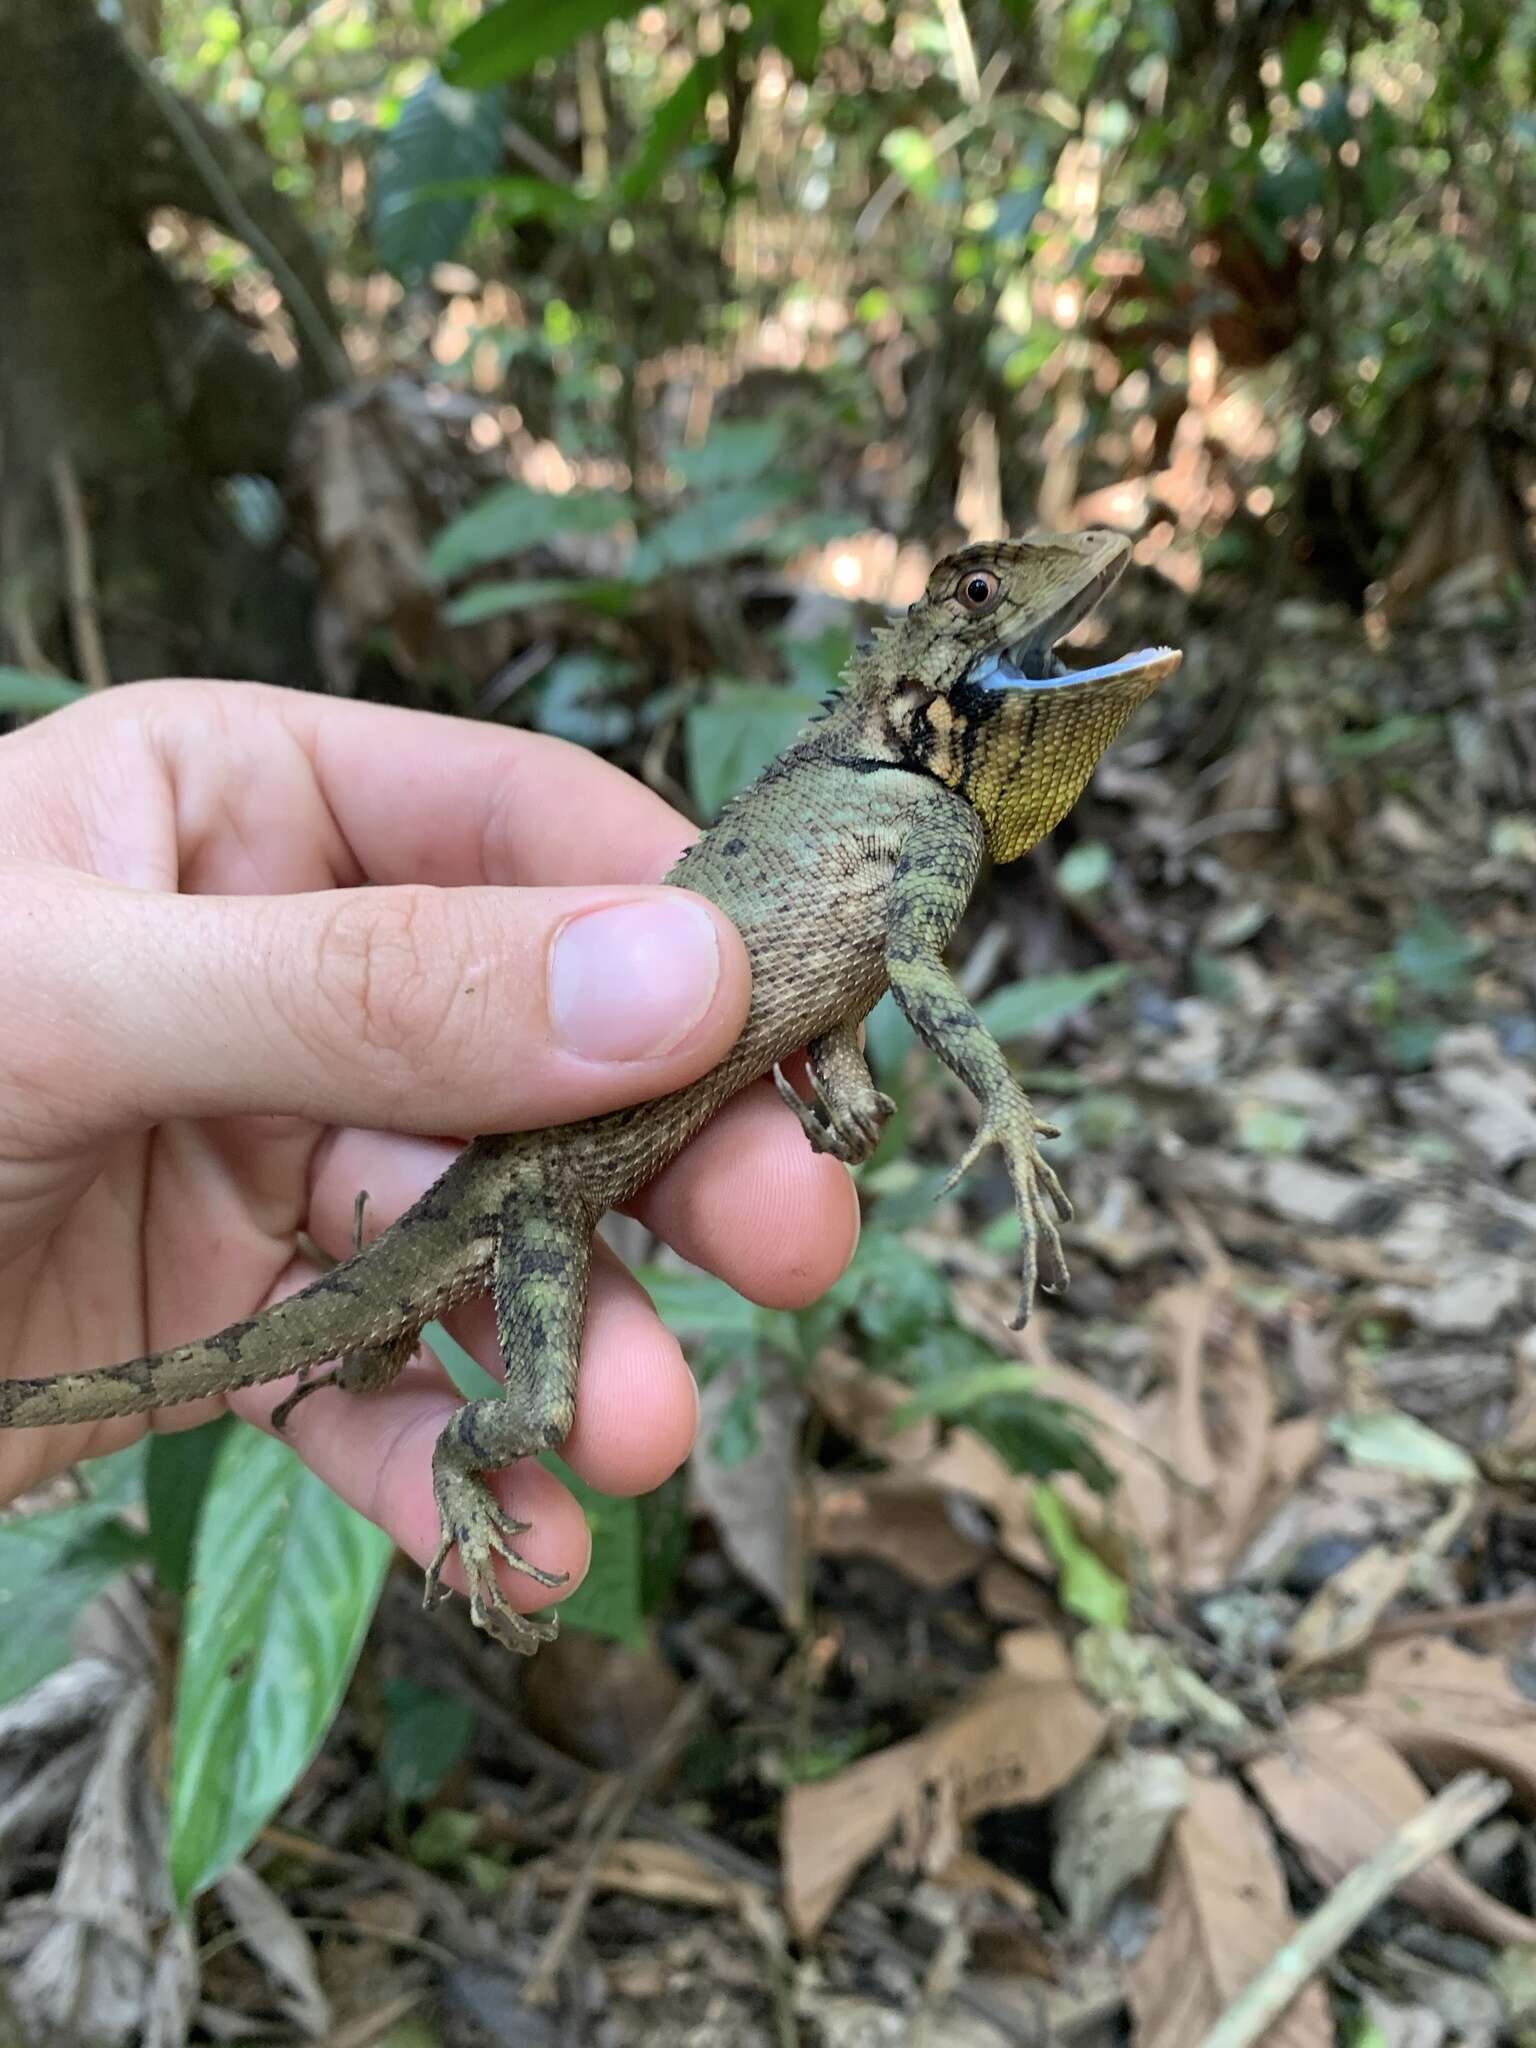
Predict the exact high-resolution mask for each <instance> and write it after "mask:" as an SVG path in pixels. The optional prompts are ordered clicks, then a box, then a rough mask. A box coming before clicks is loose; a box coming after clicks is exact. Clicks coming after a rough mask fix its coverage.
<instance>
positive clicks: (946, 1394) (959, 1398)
mask: <svg viewBox="0 0 1536 2048" xmlns="http://www.w3.org/2000/svg"><path fill="white" fill-rule="evenodd" d="M1038 1377H1039V1374H1038V1373H1037V1372H1036V1371H1035V1370H1034V1369H1033V1368H1032V1367H1030V1366H1027V1365H1016V1364H1013V1363H1012V1362H1010V1361H1008V1360H1003V1359H999V1360H998V1361H997V1362H996V1363H995V1364H987V1365H972V1366H965V1367H962V1368H961V1369H960V1370H959V1371H958V1372H947V1373H945V1374H943V1375H942V1376H941V1377H940V1378H939V1379H936V1380H931V1381H929V1382H928V1383H927V1384H926V1385H925V1386H922V1387H919V1389H918V1390H917V1392H916V1393H915V1394H913V1395H912V1396H911V1398H910V1399H909V1400H906V1401H903V1402H902V1404H901V1406H900V1407H899V1408H898V1409H897V1410H896V1412H895V1414H894V1415H892V1417H891V1421H890V1426H891V1428H892V1429H893V1430H902V1429H905V1428H906V1427H907V1425H908V1423H910V1422H916V1421H917V1419H918V1418H919V1416H923V1415H941V1416H943V1417H944V1418H945V1419H946V1420H949V1419H950V1418H952V1417H954V1416H956V1415H964V1414H966V1413H967V1411H968V1410H970V1409H972V1408H974V1407H975V1406H976V1405H977V1404H978V1402H981V1401H990V1400H991V1399H992V1398H993V1397H994V1396H995V1395H997V1394H1022V1393H1031V1392H1032V1391H1033V1389H1034V1384H1035V1381H1036V1380H1037V1379H1038Z"/></svg>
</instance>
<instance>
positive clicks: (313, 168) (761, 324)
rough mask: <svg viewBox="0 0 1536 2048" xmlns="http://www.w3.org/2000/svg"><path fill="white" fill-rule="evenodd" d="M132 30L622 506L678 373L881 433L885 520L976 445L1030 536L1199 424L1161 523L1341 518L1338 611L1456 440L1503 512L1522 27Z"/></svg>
mask: <svg viewBox="0 0 1536 2048" xmlns="http://www.w3.org/2000/svg"><path fill="white" fill-rule="evenodd" d="M160 39H161V40H160V51H159V54H160V56H161V59H162V62H163V66H164V72H165V75H166V77H167V78H168V79H169V80H170V81H171V82H172V83H174V84H175V85H176V86H178V87H179V88H180V89H181V90H182V91H184V92H185V93H186V94H188V95H189V96H190V97H192V98H194V99H196V100H197V101H199V102H200V103H201V104H202V105H203V106H205V107H208V108H211V109H212V110H214V111H215V113H216V114H217V115H219V116H220V117H222V118H223V119H225V120H227V121H231V122H238V123H239V124H241V125H242V126H244V127H245V128H247V129H248V130H249V131H251V132H253V133H254V134H255V135H257V136H258V137H259V139H260V141H261V143H262V145H263V146H264V148H265V149H266V151H267V152H268V154H269V156H270V157H271V159H272V161H273V163H274V165H275V166H276V171H277V178H278V182H279V183H280V185H281V186H282V187H283V188H284V189H285V190H286V191H288V192H289V193H290V194H292V195H293V196H295V197H296V198H297V199H299V200H300V201H301V203H302V205H303V206H304V208H305V210H306V211H307V213H308V215H309V217H310V219H311V221H312V223H313V224H314V225H315V227H316V228H317V229H318V230H319V231H320V232H321V234H322V235H323V236H324V237H325V239H326V240H327V242H328V243H329V245H330V247H331V248H332V249H333V250H334V251H337V252H345V254H344V257H343V259H342V260H343V262H344V264H345V267H346V269H347V271H348V272H349V273H350V274H351V277H352V280H353V283H354V287H355V298H356V301H357V303H356V307H355V309H354V310H356V311H361V309H362V301H363V297H364V288H365V286H369V287H370V288H369V289H368V291H367V294H366V296H367V306H368V319H369V322H370V324H371V325H372V326H373V328H374V330H375V334H376V347H377V350H378V352H379V355H380V357H381V359H382V360H383V361H386V362H387V361H410V360H415V359H419V357H420V355H421V354H422V353H423V352H425V351H427V350H430V351H431V353H432V354H433V355H434V356H435V357H436V361H437V367H438V369H439V371H440V373H441V374H442V375H443V376H444V377H446V378H447V379H449V380H450V381H455V382H462V383H463V384H464V385H465V386H466V387H467V388H469V389H471V390H473V391H475V392H477V393H479V394H480V395H482V396H484V397H486V398H489V399H495V398H500V399H503V400H508V401H510V402H511V403H513V404H514V405H515V406H516V408H517V409H518V411H519V412H520V414H521V415H522V417H523V418H524V419H525V420H526V422H527V423H528V425H529V426H530V427H531V428H533V430H534V431H535V432H538V433H541V434H546V435H548V436H549V437H550V438H552V439H553V440H554V441H555V443H556V444H557V445H558V446H559V448H560V449H561V450H562V452H563V453H564V455H565V456H566V457H567V459H568V460H572V461H575V460H578V459H580V458H582V457H585V458H588V459H590V460H593V461H611V462H617V463H619V464H621V465H624V466H626V467H627V469H628V470H629V472H630V483H631V486H632V488H633V489H634V490H635V492H636V493H637V494H638V496H639V498H640V500H641V502H642V503H644V502H646V501H648V500H650V499H652V498H653V497H654V496H655V495H656V493H657V492H658V490H662V491H663V495H665V491H664V485H665V482H666V477H667V463H668V461H669V460H670V455H669V450H670V449H671V448H672V447H673V445H674V443H675V440H676V438H677V437H676V435H675V433H674V432H673V431H672V430H673V429H674V428H675V426H676V424H677V423H676V422H675V421H673V420H669V419H668V418H667V417H666V407H665V405H664V404H662V405H657V404H656V403H654V401H656V400H657V399H658V398H662V397H664V396H665V390H664V375H665V370H666V357H667V352H668V351H673V350H677V349H679V348H684V347H690V346H696V345H699V344H702V345H703V346H704V347H705V348H707V349H709V350H712V351H715V352H716V353H717V355H718V356H719V357H720V358H721V359H724V360H727V361H729V360H732V359H734V360H735V361H737V362H738V363H755V364H758V365H774V366H777V367H778V368H780V369H782V370H784V371H787V372H794V373H796V374H802V373H803V374H807V375H809V376H810V377H811V378H813V379H814V380H815V382H816V384H817V386H818V387H819V396H820V401H821V402H822V403H823V404H824V405H825V406H826V407H827V408H829V410H830V412H831V413H832V414H833V415H839V414H840V415H842V416H843V417H844V418H845V419H846V420H847V422H848V423H849V424H850V425H851V426H853V428H854V429H855V430H856V432H857V433H858V434H860V435H861V436H862V438H863V439H864V441H865V444H866V445H867V446H868V445H873V444H875V443H877V442H880V441H882V440H884V439H887V438H889V437H890V436H891V433H892V428H893V422H894V420H895V419H896V418H897V417H900V418H901V421H902V425H901V432H900V440H901V443H902V446H901V450H900V451H899V454H898V456H897V458H896V468H897V470H898V472H900V471H901V469H902V461H901V458H902V457H904V458H905V463H906V473H904V474H900V473H898V474H897V475H896V476H894V477H892V476H890V475H886V476H885V477H884V478H883V481H884V483H886V484H892V483H894V484H895V485H896V486H897V487H898V491H897V495H898V496H899V497H900V498H901V499H903V500H904V502H905V509H906V511H907V512H908V514H909V515H910V516H911V517H912V518H913V519H914V520H918V521H921V520H925V519H926V520H931V519H932V517H933V514H934V510H935V503H936V502H942V501H935V500H934V499H933V496H932V492H933V488H934V487H935V486H936V485H937V484H938V483H940V482H942V481H944V480H945V479H946V478H947V477H949V472H950V470H951V469H952V466H953V464H954V462H955V460H956V438H957V436H956V430H957V428H958V427H959V425H960V424H961V422H962V420H963V419H965V418H967V417H974V416H975V415H976V414H977V413H978V412H984V413H990V414H991V415H992V416H993V418H994V420H995V422H996V424H997V426H998V429H999V433H1000V443H1001V470H1002V485H1003V492H1004V502H1005V505H1006V506H1008V507H1009V508H1010V510H1011V511H1012V512H1013V513H1014V514H1015V515H1019V514H1029V513H1032V512H1033V510H1034V509H1035V506H1036V503H1037V501H1038V503H1039V507H1040V509H1041V511H1042V513H1043V514H1044V515H1045V516H1046V517H1047V518H1049V517H1050V516H1051V514H1052V512H1053V511H1056V510H1060V509H1062V508H1063V507H1064V506H1065V505H1067V504H1068V503H1069V502H1070V501H1071V499H1072V498H1073V497H1074V496H1075V495H1076V494H1077V493H1078V492H1079V490H1080V489H1082V488H1088V487H1092V486H1093V485H1095V484H1097V485H1099V486H1107V485H1109V484H1110V483H1111V482H1112V481H1114V480H1120V481H1122V482H1123V481H1124V480H1125V479H1126V478H1128V477H1146V476H1152V475H1157V474H1162V473H1164V472H1168V471H1170V470H1177V468H1178V463H1179V449H1178V447H1177V446H1176V437H1177V434H1178V430H1179V422H1180V420H1181V418H1182V417H1183V415H1184V413H1185V411H1186V408H1187V407H1188V405H1189V404H1190V402H1191V400H1192V398H1194V399H1198V400H1200V401H1201V402H1202V404H1203V405H1205V406H1206V408H1207V417H1206V418H1205V421H1204V435H1205V441H1206V444H1207V449H1208V456H1209V460H1208V462H1207V463H1206V465H1205V473H1204V474H1203V475H1202V477H1201V478H1200V480H1199V485H1198V488H1197V489H1193V490H1192V491H1191V492H1190V493H1187V494H1186V498H1184V499H1181V498H1180V497H1179V495H1178V493H1177V491H1175V492H1174V493H1173V494H1172V497H1171V498H1170V499H1169V502H1167V503H1166V504H1165V506H1164V508H1163V509H1165V510H1166V511H1168V512H1169V513H1171V517H1172V523H1173V525H1175V526H1176V527H1179V528H1181V529H1184V530H1185V531H1186V537H1187V538H1189V539H1190V540H1191V542H1192V543H1193V544H1195V545H1197V546H1198V547H1200V548H1203V549H1205V550H1206V551H1207V553H1208V554H1209V553H1210V552H1211V551H1212V550H1214V551H1215V553H1214V558H1215V559H1216V560H1218V561H1225V560H1228V559H1230V558H1231V553H1232V550H1233V549H1234V548H1236V549H1238V550H1241V549H1242V548H1243V547H1244V546H1245V545H1247V542H1246V540H1245V536H1244V521H1243V518H1242V517H1241V515H1242V514H1243V513H1245V512H1246V513H1247V514H1248V515H1250V516H1259V517H1261V518H1262V517H1265V516H1269V515H1271V514H1273V515H1275V516H1276V517H1280V518H1281V519H1282V521H1283V516H1284V514H1285V513H1286V511H1287V510H1288V508H1294V509H1295V510H1296V511H1297V512H1298V514H1299V513H1300V512H1301V511H1302V509H1303V507H1304V509H1305V511H1306V513H1307V515H1308V520H1309V524H1310V525H1311V526H1312V527H1313V528H1314V529H1315V528H1316V527H1317V525H1318V523H1319V517H1320V515H1321V513H1322V512H1323V510H1324V509H1325V508H1326V507H1328V506H1330V505H1331V507H1332V508H1333V510H1334V511H1335V512H1336V513H1338V514H1339V524H1340V527H1341V530H1342V531H1343V533H1344V552H1345V553H1346V554H1353V555H1354V556H1355V557H1356V558H1357V559H1356V561H1355V563H1354V567H1355V569H1356V570H1357V571H1358V574H1359V577H1360V579H1361V582H1362V587H1363V582H1364V579H1366V578H1368V577H1371V576H1380V575H1381V574H1382V573H1384V572H1385V571H1386V570H1387V569H1388V568H1389V567H1390V564H1391V562H1392V560H1393V557H1394V551H1395V549H1396V548H1398V547H1400V546H1401V544H1402V543H1403V541H1404V538H1405V532H1404V527H1405V522H1406V521H1408V520H1411V517H1412V513H1413V509H1414V506H1413V496H1412V491H1411V489H1408V490H1407V496H1406V497H1405V495H1404V492H1405V489H1407V487H1408V486H1409V484H1410V483H1411V480H1412V478H1413V476H1414V475H1415V473H1418V474H1422V469H1421V468H1419V469H1417V471H1416V465H1422V463H1423V461H1424V460H1425V458H1426V452H1427V451H1428V450H1430V449H1432V448H1434V447H1436V446H1438V445H1440V444H1441V442H1442V441H1443V440H1444V439H1445V437H1447V436H1449V435H1452V434H1454V435H1457V436H1460V437H1462V442H1461V445H1462V450H1463V455H1464V456H1465V452H1466V442H1465V437H1466V436H1467V435H1469V434H1471V435H1473V436H1475V437H1480V438H1481V441H1482V442H1483V443H1484V444H1485V445H1486V453H1487V460H1488V463H1489V465H1490V476H1491V478H1492V482H1493V484H1494V486H1495V487H1496V488H1497V487H1499V486H1501V485H1502V486H1504V487H1506V488H1509V489H1513V485H1512V484H1511V483H1510V478H1509V470H1508V465H1509V462H1510V461H1511V460H1513V459H1514V457H1515V456H1516V455H1517V454H1521V453H1524V454H1528V453H1529V451H1530V439H1531V425H1530V421H1531V416H1532V387H1531V377H1532V346H1531V342H1532V337H1531V324H1532V323H1531V312H1530V308H1531V306H1532V304H1533V302H1536V291H1533V260H1536V205H1533V203H1532V201H1533V196H1536V97H1533V85H1532V77H1533V54H1536V0H1515V4H1508V0H1369V4H1367V0H1346V4H1338V5H1324V4H1318V0H1270V4H1267V5H1264V6H1250V5H1240V6H1237V7H1234V8H1229V9H1221V8H1210V7H1201V6H1197V5H1194V4H1192V0H1055V4H1046V0H1038V4H1037V0H970V4H969V5H967V6H965V7H963V8H962V6H960V5H958V4H946V5H942V6H940V5H929V4H913V5H908V4H900V0H752V4H745V0H743V4H735V5H730V6H717V5H689V6H682V5H673V6H654V5H653V6H648V7H636V6H634V5H627V4H622V0H501V4H497V5H489V6H477V5H475V4H473V0H458V4H453V0H448V4H442V5H432V6H426V5H423V4H419V0H327V4H323V5H315V6H301V5H298V4H295V0H244V4H243V5H242V6H241V7H240V9H239V10H238V12H236V10H234V9H232V8H229V7H225V6H208V5H204V4H201V0H165V5H164V6H163V9H162V10H161V15H160ZM203 260H204V261H205V263H206V264H208V265H209V266H210V269H211V271H213V272H214V273H217V271H218V269H219V267H220V266H221V265H223V264H229V263H236V264H238V261H239V258H238V255H237V254H236V255H233V256H232V255H231V254H230V252H229V251H228V250H224V251H222V252H216V251H209V250H207V249H205V250H204V252H203ZM381 268H382V269H384V270H387V271H389V272H392V273H393V274H394V276H395V278H396V279H397V280H398V290H397V291H396V293H395V294H394V295H393V297H391V298H387V299H381V297H380V296H379V293H378V290H377V284H378V280H377V277H376V276H375V275H374V273H376V272H377V271H378V270H379V269H381ZM381 315H382V317H380V316H381ZM1213 349H1214V351H1215V352H1216V358H1217V360H1219V362H1220V364H1221V366H1222V371H1223V377H1224V394H1225V397H1226V398H1227V400H1228V403H1227V404H1226V406H1225V409H1224V410H1223V409H1222V408H1217V411H1216V413H1215V414H1214V415H1210V414H1209V401H1210V399H1211V397H1212V393H1211V391H1210V389H1209V388H1208V387H1209V386H1210V384H1211V381H1212V375H1213V372H1212V367H1211V351H1212V350H1213ZM658 372H660V373H661V374H660V376H659V375H658ZM1233 378H1235V379H1236V381H1235V382H1234V381H1231V380H1232V379H1233ZM642 387H643V388H642ZM683 438H685V439H686V435H685V436H684V437H683ZM673 475H674V477H675V472H673ZM684 480H685V481H686V482H687V483H688V484H689V485H691V486H692V488H693V490H694V491H696V492H697V491H702V490H705V489H708V488H717V487H718V488H726V489H728V488H729V484H728V483H726V481H725V480H724V479H716V480H714V483H713V484H706V482H705V480H704V479H703V478H701V477H699V476H692V477H686V478H685V479H684ZM951 480H952V479H951ZM770 481H771V479H770ZM1186 481H1187V480H1186ZM1346 515H1347V516H1346ZM680 516H681V517H682V518H683V519H684V520H685V521H686V519H687V511H686V509H685V511H684V512H683V513H682V514H681V515H680ZM664 546H665V543H664V542H662V541H661V540H660V539H658V538H656V537H655V536H644V535H643V536H642V538H641V540H640V542H639V548H640V552H641V564H640V565H641V567H644V566H646V565H647V564H650V565H654V564H655V562H656V560H657V559H658V558H657V557H655V556H654V555H648V554H647V553H646V550H647V548H648V547H651V548H655V547H664Z"/></svg>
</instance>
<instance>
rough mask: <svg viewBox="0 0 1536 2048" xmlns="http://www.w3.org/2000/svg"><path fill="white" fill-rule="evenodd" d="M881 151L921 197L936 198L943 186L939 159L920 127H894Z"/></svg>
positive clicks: (907, 185) (899, 176)
mask: <svg viewBox="0 0 1536 2048" xmlns="http://www.w3.org/2000/svg"><path fill="white" fill-rule="evenodd" d="M880 154H881V155H882V156H883V157H884V158H885V160H886V162H887V163H888V164H889V165H890V167H891V169H892V170H893V171H894V172H895V173H896V175H897V177H898V178H900V180H901V182H902V183H903V184H904V185H905V186H906V187H907V189H908V190H909V191H911V192H915V193H916V194H917V196H918V198H919V199H933V198H935V197H936V196H937V194H938V189H939V160H938V158H937V157H936V156H935V155H934V153H933V144H932V143H931V142H930V141H929V140H928V137H927V136H926V135H924V134H923V132H922V130H921V129H920V128H893V129H892V130H891V132H890V134H889V135H887V136H886V138H885V140H884V141H883V142H882V143H881V145H880Z"/></svg>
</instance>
